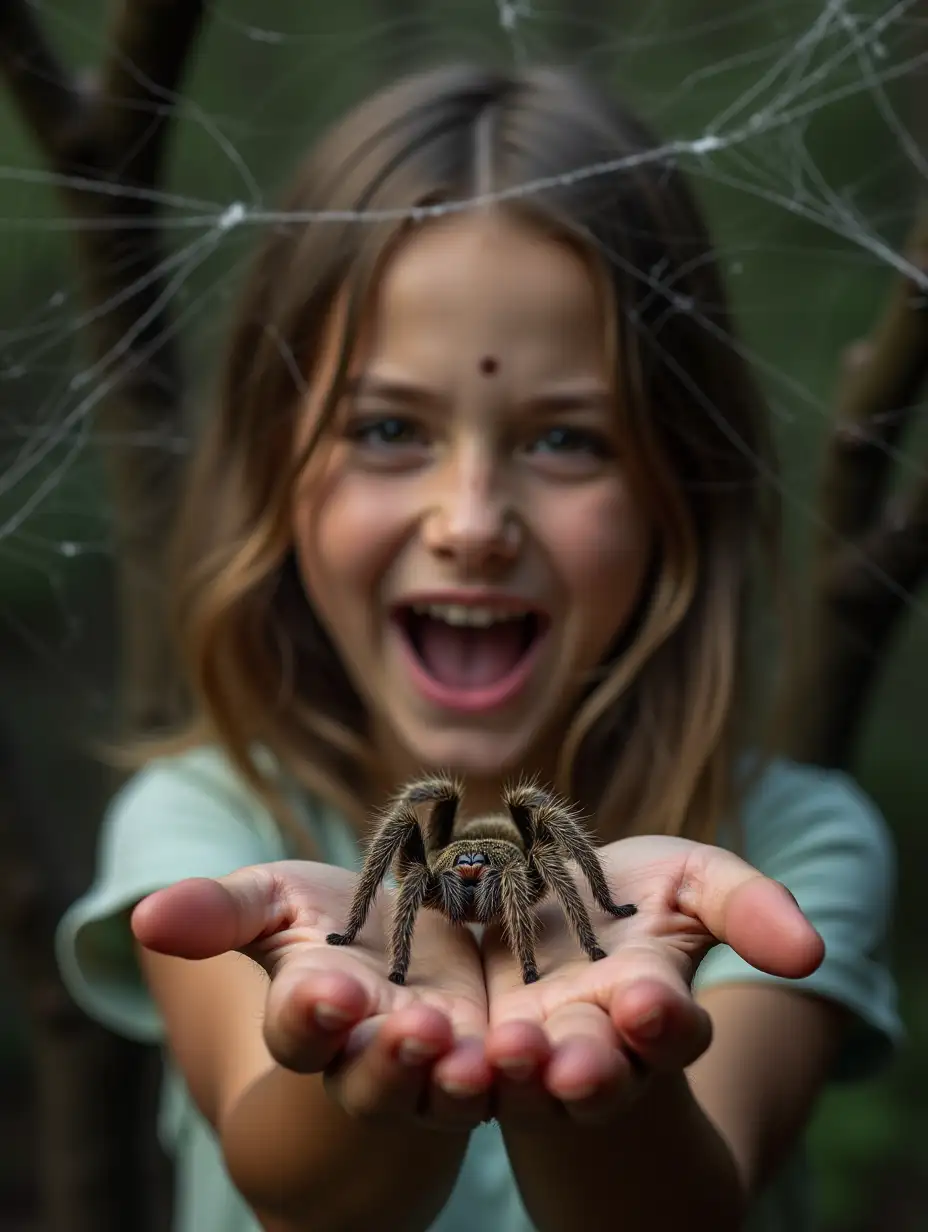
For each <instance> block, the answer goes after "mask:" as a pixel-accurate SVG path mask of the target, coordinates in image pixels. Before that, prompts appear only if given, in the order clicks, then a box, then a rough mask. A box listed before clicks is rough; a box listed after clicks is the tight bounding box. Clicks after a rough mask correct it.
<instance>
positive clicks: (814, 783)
mask: <svg viewBox="0 0 928 1232" xmlns="http://www.w3.org/2000/svg"><path fill="white" fill-rule="evenodd" d="M742 853H743V855H744V858H745V859H746V860H747V861H748V862H749V863H751V864H753V865H754V867H755V868H757V869H759V870H760V871H761V872H763V873H765V874H766V875H767V876H768V877H772V878H774V879H775V880H776V881H780V882H782V883H783V885H785V886H787V887H788V888H789V889H790V890H791V891H792V893H793V894H794V895H795V897H796V900H797V901H798V903H799V905H800V907H801V908H802V910H803V911H804V912H805V914H806V916H807V918H808V919H809V921H810V922H811V923H812V924H813V925H814V926H815V928H816V929H818V931H819V933H820V934H821V936H822V938H823V939H824V942H825V958H824V960H823V962H822V964H821V966H820V967H819V968H818V970H817V971H815V972H814V973H813V974H812V975H810V976H807V977H806V978H805V979H801V980H786V979H781V978H779V977H777V976H772V975H767V974H765V973H764V972H762V971H757V970H756V969H755V968H754V967H752V966H751V965H750V964H749V963H747V962H745V961H744V960H743V959H741V958H739V957H738V955H737V954H735V952H734V951H733V950H732V949H730V948H729V947H728V946H725V945H719V946H716V947H715V949H713V950H711V951H710V952H709V954H708V955H707V956H706V958H705V959H704V960H703V962H702V964H701V965H700V967H699V970H698V971H697V973H696V979H695V981H694V987H695V988H696V989H700V988H703V989H704V988H708V987H711V986H714V985H720V984H731V983H740V982H744V981H766V982H772V983H781V984H784V985H786V986H788V987H791V988H796V989H798V990H803V989H805V990H807V991H809V992H811V993H815V994H817V995H819V996H822V997H827V998H829V999H830V1000H832V1001H835V1002H837V1003H839V1004H841V1005H844V1006H846V1007H847V1008H848V1009H849V1010H851V1011H852V1014H853V1021H852V1026H851V1029H850V1031H849V1032H848V1035H847V1037H846V1040H845V1043H844V1046H843V1048H842V1051H841V1053H840V1056H839V1058H838V1063H837V1066H836V1070H835V1073H834V1074H833V1078H834V1079H835V1080H848V1079H852V1078H861V1077H866V1076H869V1075H870V1074H872V1073H873V1072H874V1071H875V1070H877V1069H879V1068H880V1067H881V1066H882V1065H883V1064H884V1063H885V1062H886V1061H887V1060H888V1059H889V1058H890V1057H891V1056H892V1054H893V1052H894V1051H895V1049H896V1048H897V1046H898V1045H899V1043H900V1041H901V1039H902V1036H903V1030H902V1025H901V1023H900V1020H899V1017H898V1013H897V1007H896V985H895V981H894V979H893V976H892V972H891V970H890V966H889V940H890V928H891V922H892V912H893V903H894V897H895V885H896V864H895V849H894V845H893V842H892V838H891V835H890V833H889V830H888V827H887V825H886V823H885V821H884V820H883V818H882V816H881V815H880V813H879V812H878V811H877V810H876V808H875V807H874V806H873V804H872V803H871V802H870V801H869V800H868V799H867V797H866V796H865V795H864V794H863V793H862V792H861V791H860V790H859V789H858V788H857V787H856V786H855V785H854V783H853V782H852V781H851V780H850V779H849V778H847V777H846V776H845V775H843V774H839V773H836V772H832V771H825V770H818V769H815V768H813V767H807V766H799V765H796V764H793V763H789V762H779V763H774V765H773V766H772V767H771V768H769V769H768V770H767V771H766V772H765V773H764V775H763V776H762V777H761V779H760V780H759V782H758V783H757V784H756V785H755V787H754V789H753V792H752V794H751V795H750V796H749V798H748V800H746V802H745V808H744V815H743V847H742Z"/></svg>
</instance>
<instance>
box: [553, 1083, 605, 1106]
mask: <svg viewBox="0 0 928 1232" xmlns="http://www.w3.org/2000/svg"><path fill="white" fill-rule="evenodd" d="M597 1090H598V1087H597V1085H596V1083H590V1084H589V1085H587V1086H582V1087H571V1089H570V1090H569V1091H565V1092H564V1094H563V1095H562V1096H561V1099H562V1100H563V1101H564V1102H565V1103H573V1102H574V1101H575V1100H581V1099H590V1098H592V1096H594V1095H595V1094H596V1092H597Z"/></svg>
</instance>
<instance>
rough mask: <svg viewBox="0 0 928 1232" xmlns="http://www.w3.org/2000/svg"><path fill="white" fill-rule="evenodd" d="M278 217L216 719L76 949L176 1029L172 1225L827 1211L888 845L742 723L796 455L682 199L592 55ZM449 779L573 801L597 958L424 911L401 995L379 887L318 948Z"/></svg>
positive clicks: (444, 74)
mask: <svg viewBox="0 0 928 1232" xmlns="http://www.w3.org/2000/svg"><path fill="white" fill-rule="evenodd" d="M285 204H286V214H284V215H282V217H284V218H286V219H287V221H284V222H281V223H280V224H279V225H276V226H275V227H274V228H273V229H272V230H271V232H270V234H269V235H268V237H267V241H266V243H265V244H264V247H263V249H262V251H261V253H260V255H259V257H258V259H257V262H256V265H255V268H254V273H253V276H252V278H251V281H250V284H249V285H248V287H247V289H246V291H245V294H244V299H243V302H242V306H241V310H240V315H239V318H238V323H237V325H236V327H235V330H234V333H233V336H232V343H231V347H230V350H229V355H228V360H227V363H226V370H225V379H224V383H223V388H222V394H221V399H220V406H219V409H218V413H217V415H216V417H215V420H214V421H213V423H212V424H211V426H210V430H209V432H208V434H207V437H206V440H205V442H204V444H203V447H202V451H201V454H200V457H199V462H198V464H197V465H196V466H195V468H194V471H193V475H192V478H191V483H190V489H189V498H188V504H187V506H186V509H185V510H184V516H183V517H182V518H181V519H180V538H179V556H178V561H179V589H178V600H179V614H180V630H181V640H182V648H183V651H184V654H185V658H186V664H187V668H188V672H189V677H188V678H189V682H190V685H191V691H192V697H193V702H194V707H193V710H194V715H195V721H194V722H192V724H191V726H190V729H189V730H188V731H187V733H186V734H185V735H184V737H183V738H182V739H180V740H179V741H177V742H176V744H175V745H174V746H173V747H172V748H170V749H168V750H166V751H165V750H162V751H161V753H160V754H159V755H158V756H153V757H152V759H151V760H150V763H149V764H148V765H147V767H146V768H145V769H144V770H143V771H142V772H141V773H140V774H139V775H138V776H137V777H136V778H135V779H134V780H133V781H131V782H130V783H129V785H128V786H127V787H126V788H125V789H124V790H123V791H122V793H121V794H120V795H119V797H118V798H117V800H116V801H115V803H114V804H113V806H112V808H111V810H110V812H109V814H108V816H107V818H106V821H105V824H104V828H103V833H102V839H101V850H100V866H99V874H98V879H97V882H96V884H95V886H94V887H93V888H92V889H91V890H90V892H89V893H88V894H87V895H86V896H85V897H84V898H83V899H81V901H79V902H78V903H76V904H75V905H74V907H73V908H72V909H71V910H70V912H69V913H68V915H67V916H66V918H65V919H64V920H63V922H62V924H61V929H60V938H59V940H60V961H61V965H62V969H63V971H64V973H65V976H66V978H67V980H68V982H69V985H70V987H71V988H72V989H73V992H74V995H75V997H76V998H77V999H78V1000H79V1001H80V1003H81V1004H82V1005H84V1006H86V1007H87V1009H88V1010H89V1011H90V1012H91V1013H92V1014H95V1015H97V1016H98V1017H99V1018H100V1019H101V1020H102V1021H103V1022H105V1023H108V1024H109V1025H110V1026H112V1027H113V1028H114V1029H116V1030H118V1031H122V1032H125V1033H126V1034H128V1035H132V1036H135V1037H137V1038H139V1039H146V1040H153V1041H154V1040H157V1041H163V1042H164V1044H165V1046H166V1050H167V1054H168V1058H169V1062H168V1065H169V1068H168V1083H167V1086H166V1090H165V1103H164V1120H163V1126H162V1129H163V1133H164V1136H165V1142H166V1144H167V1146H168V1148H169V1149H170V1150H171V1151H172V1152H173V1154H174V1156H175V1158H176V1160H177V1164H178V1178H179V1191H178V1199H177V1210H178V1224H177V1226H178V1227H179V1228H180V1229H183V1230H185V1232H186V1230H189V1232H194V1230H195V1232H245V1230H246V1229H254V1228H256V1227H258V1226H260V1227H262V1228H265V1229H268V1230H269V1232H299V1230H302V1229H312V1230H313V1232H327V1230H331V1232H352V1230H355V1229H358V1230H362V1229H363V1230H367V1229H370V1228H374V1227H384V1228H388V1229H391V1230H393V1229H425V1228H434V1229H440V1232H452V1230H454V1232H457V1230H459V1229H460V1230H463V1229H464V1228H471V1227H478V1228H481V1229H485V1230H486V1232H516V1230H517V1229H527V1228H531V1227H534V1228H537V1229H539V1230H541V1232H568V1230H570V1232H574V1230H575V1229H578V1228H587V1227H589V1228H593V1227H605V1226H614V1225H616V1226H617V1225H619V1224H621V1226H622V1227H623V1228H625V1229H628V1232H636V1230H638V1229H645V1228H647V1229H648V1232H663V1230H664V1229H670V1228H674V1229H676V1228H678V1227H679V1226H680V1225H681V1223H685V1225H686V1226H688V1227H690V1228H694V1229H699V1230H703V1229H705V1230H707V1232H728V1230H729V1229H736V1228H741V1227H750V1228H751V1229H752V1232H753V1230H760V1229H768V1230H771V1232H772V1230H774V1229H777V1230H782V1229H787V1228H789V1229H790V1232H798V1230H799V1229H802V1228H805V1227H807V1226H808V1221H809V1218H810V1199H809V1192H808V1188H807V1182H806V1179H805V1176H804V1173H803V1168H802V1157H801V1149H800V1142H801V1137H802V1131H803V1128H804V1126H805V1125H806V1123H807V1121H808V1119H809V1116H810V1114H811V1112H812V1110H813V1109H814V1107H815V1104H816V1101H817V1099H818V1097H819V1095H820V1093H821V1091H822V1089H823V1086H824V1084H825V1083H826V1082H827V1081H828V1080H829V1079H834V1078H839V1077H849V1076H859V1075H861V1074H864V1073H870V1072H872V1071H873V1070H874V1068H875V1067H876V1066H878V1065H879V1064H880V1063H881V1062H882V1061H884V1060H885V1059H886V1057H887V1054H888V1053H890V1052H891V1049H892V1046H893V1044H894V1042H895V1040H896V1038H897V1035H898V1024H897V1019H896V1013H895V1008H894V991H893V985H892V981H891V978H890V975H889V973H888V971H887V967H886V965H885V954H884V946H885V942H886V933H887V920H888V916H889V911H890V906H891V899H892V853H891V847H890V842H889V839H888V837H887V834H886V831H885V829H884V827H883V823H882V822H881V820H880V818H879V817H878V816H877V815H876V814H875V812H874V810H873V809H872V807H871V806H870V804H869V803H868V802H867V801H866V800H865V799H863V798H862V797H861V795H860V794H859V793H858V792H857V791H856V790H855V788H854V787H853V786H852V785H851V784H850V783H849V782H848V781H847V780H845V779H844V778H842V777H841V776H839V775H836V774H830V773H824V772H819V771H817V770H814V769H810V768H802V767H799V766H797V765H794V764H790V763H788V762H786V761H782V760H775V759H767V760H765V759H763V758H761V757H760V755H759V752H758V748H759V746H758V747H756V748H755V749H754V750H752V749H751V748H749V747H748V739H747V736H746V726H745V708H744V700H745V696H746V681H745V662H744V660H745V654H744V639H745V627H746V623H747V616H748V599H749V586H748V583H749V581H750V580H751V579H752V574H753V570H754V566H755V563H757V561H758V560H759V559H760V557H761V555H762V553H761V552H760V550H759V549H760V548H762V547H763V546H764V545H765V544H768V545H769V543H770V541H771V532H772V531H773V529H774V517H775V508H774V504H775V502H774V492H773V488H772V484H771V482H770V475H771V467H772V462H771V458H770V449H769V443H768V440H767V433H766V426H765V423H764V412H763V406H762V403H761V399H760V397H759V396H758V393H757V392H756V390H755V388H754V386H753V384H752V382H751V379H750V376H749V374H748V372H747V370H746V368H745V365H744V363H743V362H742V360H741V358H740V354H739V350H738V347H737V345H736V344H735V343H734V342H733V341H732V335H731V329H730V326H729V322H728V318H727V314H726V309H725V301H724V295H723V290H722V286H721V283H720V278H719V273H718V270H717V268H716V265H715V263H714V260H713V253H712V248H711V246H710V243H709V241H708V239H707V238H706V234H705V231H704V229H703V225H702V223H701V221H700V218H699V215H698V213H697V210H696V207H695V205H694V203H693V201H692V198H691V197H690V194H689V192H688V190H687V188H686V186H685V184H684V183H683V181H682V180H681V178H680V176H679V174H678V173H677V172H676V171H675V170H674V168H673V167H671V166H668V165H667V162H666V160H664V159H662V158H659V157H658V156H657V155H656V153H655V143H654V142H653V140H652V139H651V138H650V136H649V135H648V133H647V132H646V131H645V130H644V129H643V128H642V127H641V126H640V124H639V123H638V122H637V121H636V120H634V119H633V118H631V117H630V116H629V115H628V114H627V113H625V112H624V111H623V110H621V109H619V108H617V107H616V106H614V105H613V104H612V103H610V102H608V101H607V100H606V99H604V98H602V97H600V96H599V95H598V94H597V93H596V92H595V91H593V90H592V89H590V88H588V87H587V86H585V85H583V84H581V83H579V82H577V81H575V80H573V79H572V78H570V77H568V76H565V75H562V74H561V73H558V72H553V71H547V70H546V71H538V70H531V71H526V72H513V73H505V72H493V71H484V70H482V69H479V68H452V69H445V70H442V71H438V72H432V73H429V74H426V75H423V76H418V77H415V78H413V79H411V80H408V81H405V82H403V83H401V84H400V85H398V86H396V87H394V88H392V89H390V90H387V91H386V92H384V93H382V94H379V95H377V96H376V97H374V98H372V99H371V100H369V101H368V102H366V103H365V104H364V105H362V106H361V107H359V108H358V109H357V110H356V111H354V112H353V113H352V114H351V115H350V116H349V117H348V118H347V119H346V120H344V121H343V122H342V123H341V124H340V125H338V126H337V127H336V128H335V130H334V131H333V132H331V133H330V134H329V135H328V136H327V137H326V138H325V139H324V140H323V141H322V142H321V144H320V145H319V147H318V148H317V149H316V150H315V151H314V152H313V153H312V155H311V156H310V158H309V159H308V160H307V162H306V165H305V167H304V168H303V170H302V172H301V173H300V175H299V178H298V180H297V183H296V186H295V188H294V190H293V192H292V194H291V196H290V198H289V200H288V201H287V202H286V203H285ZM438 768H442V769H446V770H450V771H452V772H454V773H455V774H456V775H457V776H459V778H460V779H461V781H462V782H463V784H464V788H465V803H466V806H467V808H468V809H469V810H470V811H474V812H476V811H485V810H497V809H498V808H499V806H500V794H501V791H502V789H503V786H504V783H505V781H506V780H507V779H509V778H510V777H511V776H513V775H517V776H518V775H521V774H528V775H531V776H536V777H538V778H539V779H540V780H542V781H545V782H548V783H551V784H553V785H555V786H556V787H557V788H559V789H560V790H561V791H563V792H564V793H565V794H567V795H569V796H570V797H571V798H572V799H573V800H575V801H577V802H578V803H579V804H580V805H581V806H582V807H583V809H584V810H585V811H586V814H587V815H588V816H589V817H590V818H591V819H592V820H591V824H592V825H594V827H595V832H596V835H597V836H598V838H599V840H600V841H601V843H602V844H603V846H602V859H603V864H604V867H605V870H606V873H607V876H608V880H609V884H610V886H611V888H612V890H613V893H614V897H615V898H616V900H617V901H619V902H628V901H630V902H633V903H635V904H637V907H638V912H637V915H635V916H634V917H632V918H630V919H615V920H609V919H605V918H603V917H602V913H601V912H599V913H597V911H596V909H595V907H593V906H592V905H591V911H592V912H593V917H592V918H593V920H594V923H595V927H596V930H597V934H598V937H599V939H600V943H601V944H602V946H603V948H604V949H605V950H606V952H607V954H606V957H605V958H604V959H603V960H601V961H598V962H595V963H591V962H589V960H588V959H587V958H586V957H585V956H584V955H583V954H582V953H580V951H579V950H578V948H577V946H576V943H575V941H574V940H573V938H572V937H571V936H570V934H569V933H568V931H567V926H566V923H565V921H564V918H563V915H562V913H561V912H560V909H559V908H556V907H555V906H543V907H542V909H541V911H540V916H541V924H542V928H541V931H540V935H539V944H538V964H539V970H540V973H541V978H540V979H539V981H538V982H537V983H534V984H531V985H525V984H524V983H523V982H522V978H521V973H520V969H519V966H518V963H517V961H516V959H515V958H514V957H513V955H512V954H511V952H510V950H509V948H508V946H507V945H506V943H505V939H504V938H503V937H501V936H500V935H499V932H498V930H495V929H490V930H487V931H486V933H485V935H483V936H482V937H478V936H477V935H476V932H472V931H470V930H468V929H461V928H454V927H452V926H451V925H450V924H449V923H447V922H446V921H445V920H444V919H443V918H440V917H439V916H437V915H436V914H435V913H432V912H428V911H426V912H424V913H422V914H421V915H420V917H419V919H418V921H417V925H416V931H415V939H414V945H413V958H412V965H411V968H410V973H409V981H408V984H407V986H405V987H397V986H396V985H395V984H393V983H391V982H390V981H389V980H388V979H387V975H388V960H387V953H386V943H385V934H384V924H385V920H386V921H388V920H389V908H390V904H391V901H392V894H391V892H390V890H386V889H385V890H384V891H383V892H382V894H381V895H380V896H379V897H378V900H377V907H376V910H375V912H374V913H373V915H372V918H371V919H370V921H369V923H368V925H367V927H366V929H365V931H364V933H363V934H362V937H361V939H360V940H359V942H358V943H357V944H355V945H353V946H349V947H344V948H336V947H333V946H329V945H327V944H326V942H325V937H326V934H327V933H329V932H330V931H333V930H338V929H340V928H341V927H343V925H344V922H345V919H346V915H347V911H348V908H349V905H350V902H351V898H352V894H353V890H354V887H355V884H356V870H357V868H358V861H359V855H358V844H357V835H358V834H359V833H360V832H361V829H362V827H363V826H364V825H365V824H366V820H365V819H366V818H367V817H369V816H370V813H371V810H373V809H376V808H378V807H380V806H382V805H383V803H384V802H385V801H386V799H387V798H388V797H389V796H390V795H391V793H394V792H395V791H397V789H398V788H399V787H400V786H401V785H402V784H403V783H404V782H406V781H407V780H408V779H409V778H410V777H411V776H415V775H418V774H420V773H422V772H423V771H426V772H428V771H430V770H435V769H438ZM710 843H712V844H715V845H712V846H710V845H709V844H710ZM736 846H737V847H738V849H739V850H740V851H741V854H742V855H743V856H745V857H746V859H747V860H748V861H750V863H745V862H743V861H742V859H741V858H740V857H739V856H736V855H735V854H734V853H733V851H732V850H731V849H732V848H734V847H736ZM301 857H302V858H301ZM307 857H309V858H307ZM785 886H788V887H789V889H790V891H791V892H792V893H789V892H787V891H786V890H785V889H784V887H785ZM792 895H795V899H794V898H793V897H792ZM797 900H798V904H799V905H797ZM800 907H801V910H800ZM133 938H134V940H133ZM710 950H711V952H710ZM243 955H244V956H245V957H243Z"/></svg>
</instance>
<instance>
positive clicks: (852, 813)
mask: <svg viewBox="0 0 928 1232" xmlns="http://www.w3.org/2000/svg"><path fill="white" fill-rule="evenodd" d="M738 820H739V823H740V826H739V829H740V837H741V841H742V844H743V854H744V856H745V858H746V859H747V860H749V861H750V863H752V864H754V865H755V866H756V867H758V868H761V870H762V871H763V872H767V871H768V869H769V868H771V867H773V868H780V869H783V868H786V867H789V866H791V865H793V864H794V863H796V862H797V861H800V862H810V861H811V862H817V861H826V862H827V861H828V860H839V861H841V862H842V863H843V864H845V865H850V864H854V863H863V864H865V865H866V867H867V872H868V878H869V880H870V881H871V882H872V883H873V885H874V887H876V886H877V885H878V884H879V883H882V885H883V888H884V890H885V892H887V893H891V892H892V888H893V885H894V881H895V845H894V843H893V838H892V834H891V832H890V829H889V827H888V825H887V824H886V821H885V819H884V818H883V815H882V813H881V812H880V810H879V809H878V808H877V806H876V805H875V803H874V802H873V801H872V800H871V799H870V798H869V796H867V795H866V793H865V792H864V791H863V790H862V789H861V788H860V787H859V786H858V784H857V783H855V781H854V780H853V779H852V778H851V777H850V776H849V775H847V774H844V773H842V772H841V771H838V770H826V769H822V768H820V767H817V766H806V765H801V764H799V763H798V762H794V761H790V760H788V759H786V758H777V759H775V760H773V761H771V762H769V763H768V764H767V765H766V766H765V767H764V768H763V769H762V770H761V771H760V772H759V773H758V774H757V776H756V777H755V778H754V780H753V782H751V783H750V785H749V786H748V788H747V790H746V792H745V794H744V797H743V800H742V807H741V812H740V817H739V819H738ZM770 875H774V874H773V873H771V874H770ZM781 879H782V878H781Z"/></svg>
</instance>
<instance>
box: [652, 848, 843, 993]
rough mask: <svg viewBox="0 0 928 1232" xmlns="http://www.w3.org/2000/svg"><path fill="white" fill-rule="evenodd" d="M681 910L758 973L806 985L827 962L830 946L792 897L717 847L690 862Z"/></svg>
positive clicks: (679, 902) (679, 900) (681, 888)
mask: <svg viewBox="0 0 928 1232" xmlns="http://www.w3.org/2000/svg"><path fill="white" fill-rule="evenodd" d="M677 905H678V906H679V908H680V910H681V911H683V912H684V913H685V914H686V915H689V916H693V917H695V918H696V919H698V920H700V921H701V922H702V923H703V925H704V926H705V927H706V928H707V929H708V930H709V932H710V933H711V934H712V935H713V936H714V937H716V938H717V939H718V940H719V941H721V942H723V943H724V944H726V945H729V946H731V948H732V949H733V950H734V951H735V953H736V954H738V955H740V957H741V958H743V959H744V960H745V961H746V962H749V963H750V964H751V966H752V967H757V968H758V970H760V971H766V972H767V973H768V974H770V975H780V976H784V977H786V978H787V979H801V978H803V977H804V976H807V975H811V974H812V972H813V971H815V970H816V969H817V968H818V966H819V965H820V964H821V962H822V959H823V958H824V957H825V943H824V941H823V940H822V938H821V936H820V935H819V934H818V933H817V932H816V930H815V929H814V928H813V927H812V925H811V924H810V923H809V921H808V920H807V919H806V917H805V916H804V915H803V913H802V909H801V908H800V906H799V904H798V903H797V902H796V900H795V898H794V897H793V895H792V894H791V893H790V891H789V890H788V889H787V888H786V887H785V886H784V885H781V884H780V882H778V881H773V880H772V879H771V878H769V877H765V876H764V875H763V873H759V872H758V871H757V869H756V868H753V867H752V866H751V865H750V864H747V863H746V862H745V861H744V860H741V859H739V858H738V856H735V855H732V854H731V852H728V851H724V850H722V849H721V848H717V847H712V848H708V849H704V850H701V851H698V852H697V853H695V854H694V855H693V856H692V857H691V858H690V859H689V860H688V861H687V866H686V869H685V871H684V875H683V878H682V880H681V883H680V886H679V889H678V890H677Z"/></svg>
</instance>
